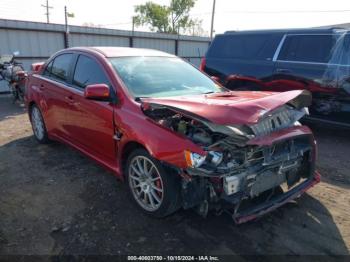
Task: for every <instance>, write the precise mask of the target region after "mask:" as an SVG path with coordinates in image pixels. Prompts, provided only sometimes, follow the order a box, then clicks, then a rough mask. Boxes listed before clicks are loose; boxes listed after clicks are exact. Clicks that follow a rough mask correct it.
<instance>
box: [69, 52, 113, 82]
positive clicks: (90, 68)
mask: <svg viewBox="0 0 350 262" xmlns="http://www.w3.org/2000/svg"><path fill="white" fill-rule="evenodd" d="M73 84H74V85H76V86H78V87H80V88H85V87H86V86H87V85H91V84H106V85H108V86H110V83H109V81H108V78H107V76H106V74H105V72H104V71H103V69H102V67H101V66H100V65H99V64H98V63H97V62H96V61H95V60H94V59H92V58H90V57H87V56H84V55H79V58H78V61H77V64H76V67H75V71H74V77H73Z"/></svg>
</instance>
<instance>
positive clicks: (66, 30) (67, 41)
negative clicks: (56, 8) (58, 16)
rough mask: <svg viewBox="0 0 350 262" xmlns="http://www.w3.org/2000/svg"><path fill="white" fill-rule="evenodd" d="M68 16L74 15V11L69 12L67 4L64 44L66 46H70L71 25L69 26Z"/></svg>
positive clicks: (65, 9)
mask: <svg viewBox="0 0 350 262" xmlns="http://www.w3.org/2000/svg"><path fill="white" fill-rule="evenodd" d="M68 17H72V18H73V17H74V13H68V12H67V6H64V25H65V32H64V45H65V48H68V47H69V26H68Z"/></svg>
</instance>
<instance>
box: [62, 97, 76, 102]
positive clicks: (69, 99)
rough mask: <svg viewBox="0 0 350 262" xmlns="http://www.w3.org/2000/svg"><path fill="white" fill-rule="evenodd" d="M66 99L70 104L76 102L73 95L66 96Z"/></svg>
mask: <svg viewBox="0 0 350 262" xmlns="http://www.w3.org/2000/svg"><path fill="white" fill-rule="evenodd" d="M64 99H65V100H66V101H67V103H68V104H74V99H73V97H72V96H66V97H65V98H64Z"/></svg>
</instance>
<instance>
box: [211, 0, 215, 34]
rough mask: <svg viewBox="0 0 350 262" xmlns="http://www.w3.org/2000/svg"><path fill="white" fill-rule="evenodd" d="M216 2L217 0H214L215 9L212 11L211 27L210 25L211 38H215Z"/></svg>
mask: <svg viewBox="0 0 350 262" xmlns="http://www.w3.org/2000/svg"><path fill="white" fill-rule="evenodd" d="M215 2H216V0H213V10H212V12H211V27H210V39H211V40H212V39H213V32H214V15H215Z"/></svg>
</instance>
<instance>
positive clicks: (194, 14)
mask: <svg viewBox="0 0 350 262" xmlns="http://www.w3.org/2000/svg"><path fill="white" fill-rule="evenodd" d="M346 12H350V9H345V10H285V11H284V10H279V11H250V10H236V11H223V12H220V11H219V12H216V13H218V14H281V13H282V14H286V13H346ZM204 15H212V12H204V13H193V14H191V16H204Z"/></svg>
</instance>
